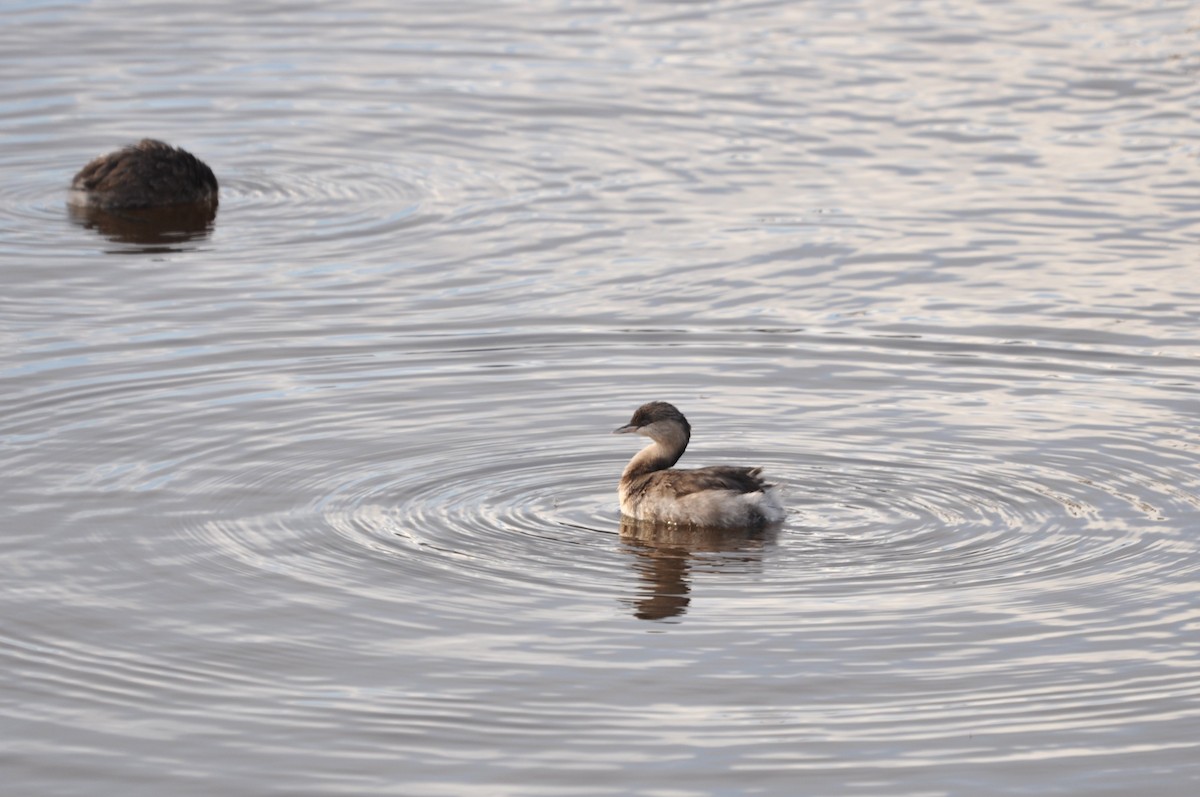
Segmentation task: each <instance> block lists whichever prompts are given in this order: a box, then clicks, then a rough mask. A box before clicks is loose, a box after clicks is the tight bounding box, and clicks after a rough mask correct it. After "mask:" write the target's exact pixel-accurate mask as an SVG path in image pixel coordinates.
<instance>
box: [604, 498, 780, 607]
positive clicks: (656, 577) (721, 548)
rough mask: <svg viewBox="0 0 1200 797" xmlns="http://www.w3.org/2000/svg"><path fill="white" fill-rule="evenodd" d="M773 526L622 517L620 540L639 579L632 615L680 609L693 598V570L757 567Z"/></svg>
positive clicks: (768, 541)
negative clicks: (665, 523) (668, 522)
mask: <svg viewBox="0 0 1200 797" xmlns="http://www.w3.org/2000/svg"><path fill="white" fill-rule="evenodd" d="M775 531H776V529H774V528H772V527H767V528H752V529H727V528H695V527H680V526H660V525H653V524H647V523H640V522H638V521H634V520H630V519H628V518H622V519H621V541H622V542H623V543H624V545H625V548H626V550H627V551H628V552H629V553H631V554H633V556H634V560H633V567H634V570H635V571H636V572H637V574H638V576H639V578H640V579H641V582H642V583H641V585H640V587H639V589H638V595H637V596H636V597H635V598H633V599H631V600H629V601H628V603H629V604H630V606H631V607H632V609H633V615H634V617H637V618H638V619H640V620H664V619H667V618H670V617H677V616H679V615H681V614H683V613H684V612H686V611H687V607H688V604H689V603H690V602H691V577H692V572H693V570H695V569H696V568H697V567H702V568H703V569H707V570H710V571H711V570H723V569H726V568H735V567H736V568H740V569H743V570H744V569H746V568H747V567H749V568H755V569H756V568H758V567H759V566H761V564H762V559H763V551H764V550H765V549H766V548H767V547H768V546H769V545H770V544H771V542H773V541H774V538H775Z"/></svg>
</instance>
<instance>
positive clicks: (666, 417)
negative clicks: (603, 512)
mask: <svg viewBox="0 0 1200 797" xmlns="http://www.w3.org/2000/svg"><path fill="white" fill-rule="evenodd" d="M630 432H635V433H637V434H640V435H644V436H646V437H649V438H650V440H651V441H652V442H651V443H650V445H648V446H646V447H645V448H643V449H642V450H641V451H639V452H638V453H637V454H636V455H634V457H633V459H631V460H630V461H629V464H628V465H626V466H625V471H624V472H623V473H622V474H621V483H620V486H619V487H618V489H617V492H618V494H619V495H620V497H621V512H622V513H623V514H625V515H627V516H628V517H631V518H633V519H634V520H641V521H648V522H653V523H671V524H678V525H688V526H708V527H714V528H715V527H724V528H731V527H752V526H762V525H764V524H767V523H776V522H778V521H780V520H783V516H784V512H783V505H782V504H780V503H779V498H778V497H777V496H776V495H775V491H774V489H773V486H772V485H770V484H768V483H767V482H766V481H764V480H763V478H762V476H761V475H760V474H761V473H762V468H740V467H732V466H727V465H718V466H714V467H710V468H696V469H695V470H684V469H676V468H672V467H671V466H672V465H674V464H675V463H676V462H678V461H679V458H680V457H681V456H683V452H684V450H685V449H687V444H688V440H690V439H691V436H692V427H691V425H690V424H689V423H688V422H687V418H685V417H683V413H682V412H680V411H679V410H677V409H675V407H674V406H672V405H671V404H668V403H667V402H665V401H651V402H650V403H649V404H643V405H642V406H641V407H638V410H637V412H635V413H634V414H633V418H631V419H630V421H629V423H628V424H626V425H625V426H622V427H621V428H620V429H616V430H615V431H614V432H613V434H628V433H630Z"/></svg>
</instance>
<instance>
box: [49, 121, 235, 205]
mask: <svg viewBox="0 0 1200 797" xmlns="http://www.w3.org/2000/svg"><path fill="white" fill-rule="evenodd" d="M70 201H71V203H72V204H76V205H83V206H89V207H97V208H104V209H127V210H135V209H139V208H156V207H165V206H168V205H184V204H198V203H208V204H212V205H216V203H217V178H216V175H214V174H213V172H212V169H210V168H208V166H206V165H205V164H204V162H203V161H201V160H200V159H199V158H197V157H196V156H195V155H192V154H191V153H190V152H186V151H185V150H182V149H179V148H177V147H172V146H171V145H170V144H165V143H163V142H162V141H157V140H155V139H153V138H145V139H142V140H141V141H139V142H138V143H136V144H131V145H130V146H128V147H125V148H124V149H119V150H117V151H116V152H110V153H109V154H107V155H101V156H100V157H99V158H96V159H95V160H93V161H92V162H91V163H89V164H88V165H87V166H84V167H83V168H82V169H80V170H79V174H77V175H75V179H74V180H72V181H71V198H70Z"/></svg>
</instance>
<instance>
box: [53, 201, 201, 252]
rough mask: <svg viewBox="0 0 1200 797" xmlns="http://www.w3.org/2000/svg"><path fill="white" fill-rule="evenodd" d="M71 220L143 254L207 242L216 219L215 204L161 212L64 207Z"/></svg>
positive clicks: (152, 209)
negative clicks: (142, 251) (137, 246)
mask: <svg viewBox="0 0 1200 797" xmlns="http://www.w3.org/2000/svg"><path fill="white" fill-rule="evenodd" d="M67 212H68V213H69V214H70V216H71V220H72V221H73V222H75V223H76V224H78V225H80V226H81V227H86V228H87V229H89V230H95V231H96V232H98V233H100V234H101V235H103V236H104V237H105V238H107V239H109V240H110V241H115V242H117V243H123V244H137V245H139V246H143V247H145V248H146V249H145V251H147V252H164V251H172V250H174V249H176V248H177V247H178V246H179V245H180V244H184V243H187V242H189V241H195V240H200V239H203V238H207V237H208V235H209V233H211V232H212V229H213V223H214V222H215V221H216V218H217V205H216V203H215V202H198V203H192V204H187V205H169V206H167V207H161V208H138V209H132V210H131V209H128V208H113V209H106V208H101V207H95V206H92V205H76V204H68V205H67Z"/></svg>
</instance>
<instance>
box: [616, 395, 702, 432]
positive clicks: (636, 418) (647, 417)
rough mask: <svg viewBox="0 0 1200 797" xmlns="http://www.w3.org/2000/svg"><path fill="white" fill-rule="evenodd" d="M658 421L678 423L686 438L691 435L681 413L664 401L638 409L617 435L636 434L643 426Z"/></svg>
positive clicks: (690, 427)
mask: <svg viewBox="0 0 1200 797" xmlns="http://www.w3.org/2000/svg"><path fill="white" fill-rule="evenodd" d="M659 421H672V422H674V423H678V424H679V425H681V426H682V427H683V430H684V433H685V434H687V435H688V436H691V434H692V425H691V424H689V423H688V421H687V418H685V417H683V413H682V412H680V411H679V410H678V409H676V408H675V405H674V404H668V403H667V402H665V401H651V402H648V403H646V404H643V405H642V406H640V407H638V408H637V411H636V412H634V413H633V417H632V418H630V419H629V423H628V424H626V425H625V426H622V427H621V428H620V429H617V433H622V432H636V431H637V430H638V429H641V428H642V427H644V426H649V425H650V424H652V423H658V422H659Z"/></svg>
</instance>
